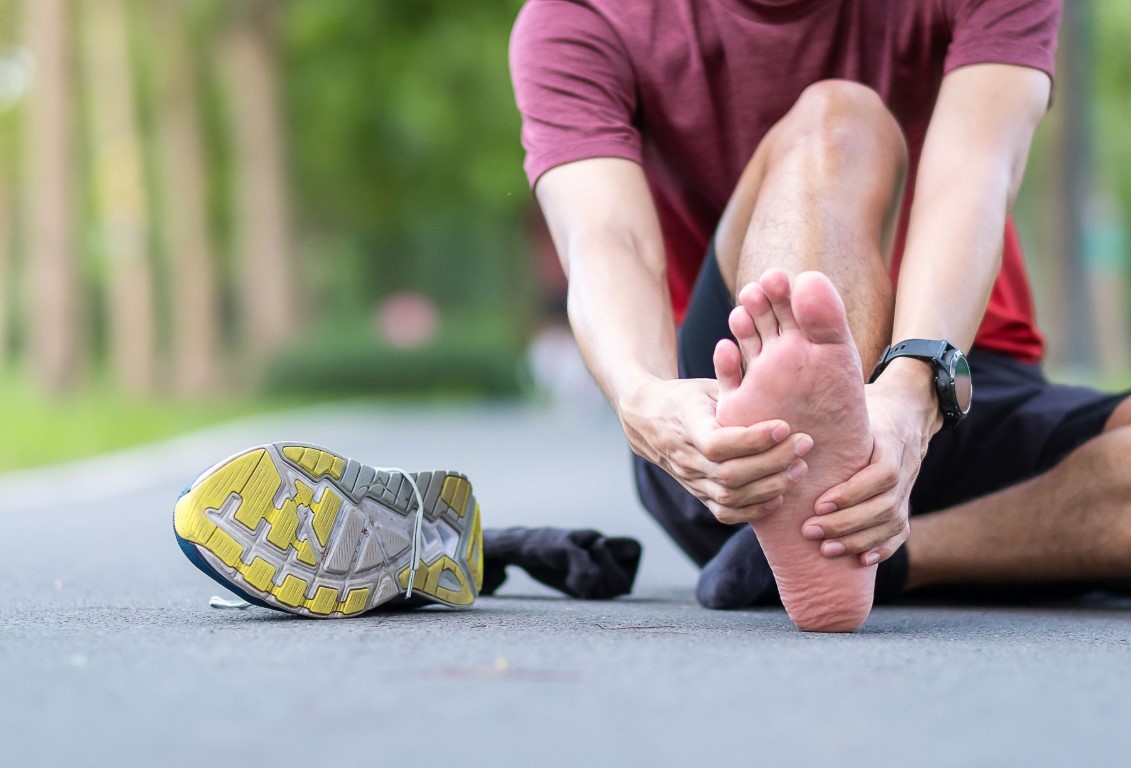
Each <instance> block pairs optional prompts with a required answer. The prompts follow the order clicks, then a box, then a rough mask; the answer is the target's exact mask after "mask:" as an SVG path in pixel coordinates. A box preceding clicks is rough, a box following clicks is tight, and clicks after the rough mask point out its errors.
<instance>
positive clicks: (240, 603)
mask: <svg viewBox="0 0 1131 768" xmlns="http://www.w3.org/2000/svg"><path fill="white" fill-rule="evenodd" d="M374 469H375V470H377V471H378V472H387V473H388V474H390V475H391V474H393V473H394V472H395V473H396V474H398V475H400V476H401V477H403V478H404V479H405V480H407V481H408V484H409V485H410V486H412V495H413V498H415V499H416V520H415V522H414V523H413V527H412V564H411V565H410V566H409V567H408V586H407V587H406V588H405V596H404V599H405V600H408V599H409V598H410V597H412V585H413V583H414V582H415V581H416V567H417V565H418V564H419V563H420V550H421V549H422V548H423V547H424V495H423V494H422V493H420V486H418V485H417V484H416V481H415V480H414V479H413V478H412V475H410V474H409V473H408V472H405V471H404V470H403V469H401V468H399V467H374ZM409 511H412V506H411V505H410V506H409ZM208 605H209V606H211V607H212V608H219V609H227V610H243V609H244V608H249V607H250V606H251V603H249V602H247V601H246V600H226V599H224V598H222V597H217V596H216V595H213V596H212V599H211V600H209V601H208Z"/></svg>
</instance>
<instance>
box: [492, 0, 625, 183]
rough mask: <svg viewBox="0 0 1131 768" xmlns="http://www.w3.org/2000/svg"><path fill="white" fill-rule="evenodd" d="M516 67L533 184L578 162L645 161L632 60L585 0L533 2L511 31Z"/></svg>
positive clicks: (513, 75)
mask: <svg viewBox="0 0 1131 768" xmlns="http://www.w3.org/2000/svg"><path fill="white" fill-rule="evenodd" d="M510 65H511V79H512V81H513V83H514V92H515V101H516V102H517V104H518V110H519V112H520V113H521V114H522V144H523V147H524V148H525V149H526V161H525V163H524V164H523V167H524V169H525V170H526V175H527V178H528V179H529V180H530V186H531V187H533V186H534V184H535V183H536V182H537V181H538V179H539V177H541V175H542V174H543V173H545V172H546V171H548V170H550V169H551V168H553V167H554V166H558V165H562V164H564V163H570V162H573V161H575V160H584V159H587V158H591V157H620V158H624V159H627V160H633V161H635V162H638V163H639V162H640V160H641V149H640V133H639V131H638V130H637V129H636V128H635V127H634V126H633V124H632V117H633V114H634V113H635V111H636V86H635V78H634V76H633V69H632V65H631V63H630V62H629V60H628V56H627V53H626V52H625V50H624V47H623V44H622V43H621V41H620V38H619V37H618V36H617V34H616V33H615V32H614V30H613V29H612V28H611V27H610V26H609V23H608V22H607V21H606V20H605V19H604V18H602V17H601V16H600V15H599V14H598V13H597V12H596V11H594V10H593V9H592V8H590V7H588V6H587V5H585V4H584V3H583V2H579V1H578V0H529V1H528V2H527V4H526V5H525V6H524V7H523V9H522V11H521V13H520V14H519V16H518V20H517V21H516V22H515V27H514V31H513V32H512V33H511V41H510Z"/></svg>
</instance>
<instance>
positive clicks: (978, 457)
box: [634, 247, 1128, 566]
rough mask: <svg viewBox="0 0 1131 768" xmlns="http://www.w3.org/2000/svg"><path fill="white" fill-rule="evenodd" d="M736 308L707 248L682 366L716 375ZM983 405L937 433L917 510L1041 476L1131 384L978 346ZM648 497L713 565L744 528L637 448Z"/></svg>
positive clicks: (692, 552) (672, 531)
mask: <svg viewBox="0 0 1131 768" xmlns="http://www.w3.org/2000/svg"><path fill="white" fill-rule="evenodd" d="M733 308H734V303H733V302H732V301H731V298H730V293H729V292H728V291H727V288H726V284H725V283H724V282H723V278H722V275H721V273H720V272H719V267H718V262H717V261H716V259H715V253H714V248H713V247H712V248H711V250H710V251H708V253H707V258H706V260H705V261H704V264H703V269H702V271H701V272H700V274H699V279H698V281H697V282H696V284H695V289H694V291H693V292H692V296H691V302H690V305H689V307H688V312H687V315H686V317H685V318H684V321H683V325H682V326H681V327H680V329H679V375H680V377H682V378H714V376H715V370H714V364H713V362H712V355H713V353H714V349H715V345H716V344H717V343H718V341H719V339H723V338H733V337H732V336H731V333H730V329H729V327H728V326H727V316H728V315H729V314H730V311H731V310H732V309H733ZM968 358H969V361H970V368H971V371H972V374H973V381H974V405H973V408H972V409H971V411H970V415H969V416H968V417H967V418H966V419H965V420H964V421H963V422H962V423H961V424H960V425H959V426H958V428H957V429H955V430H951V431H944V432H940V433H938V434H937V435H936V436H935V438H934V439H933V440H932V441H931V445H930V448H929V449H928V451H927V457H926V459H925V460H924V461H923V466H922V468H921V470H920V472H919V478H918V480H917V481H916V483H915V487H914V489H913V490H912V493H911V514H912V515H916V514H923V513H926V512H931V511H933V510H937V509H945V508H947V507H951V506H954V505H956V504H960V503H962V502H965V501H969V500H970V499H975V498H978V497H980V496H985V495H987V494H989V493H993V492H994V491H998V490H1001V489H1003V488H1007V487H1009V486H1011V485H1015V484H1017V483H1019V482H1021V481H1023V480H1027V479H1029V478H1031V477H1034V476H1036V475H1039V474H1041V473H1043V472H1045V471H1046V470H1048V469H1050V468H1051V467H1052V466H1053V465H1055V464H1056V463H1057V462H1059V461H1060V460H1061V459H1063V458H1064V457H1065V456H1066V455H1067V454H1068V453H1069V452H1071V451H1072V450H1073V449H1074V448H1076V447H1077V446H1079V445H1081V444H1082V443H1084V442H1086V441H1088V440H1089V439H1091V438H1093V437H1095V436H1096V435H1098V434H1100V432H1102V431H1103V428H1104V425H1105V424H1106V422H1107V419H1108V417H1109V416H1110V415H1111V413H1112V411H1113V410H1114V409H1115V407H1116V406H1117V405H1119V403H1121V402H1122V401H1123V400H1124V398H1125V397H1127V396H1128V395H1127V393H1124V394H1117V395H1113V394H1104V393H1101V392H1097V391H1095V390H1093V389H1089V388H1087V387H1070V386H1063V385H1060V384H1052V383H1050V382H1049V381H1048V380H1046V379H1045V376H1044V373H1043V372H1042V370H1041V367H1040V366H1039V365H1037V364H1033V363H1023V362H1020V361H1018V360H1016V359H1014V358H1011V357H1007V356H1005V355H1001V354H996V353H994V352H989V351H986V350H984V349H979V348H977V347H975V348H974V349H973V350H971V352H970V354H969V355H968ZM634 462H635V473H636V484H637V489H638V491H639V493H640V498H641V501H642V502H643V503H644V506H645V507H646V508H647V509H648V511H649V512H650V513H651V515H652V516H653V517H654V518H656V520H657V521H658V522H659V523H660V525H661V526H662V527H663V528H664V530H666V531H667V532H668V534H669V535H670V536H671V537H672V538H673V539H674V540H675V542H676V543H677V544H678V545H679V546H680V547H681V548H682V549H683V551H684V552H686V553H687V555H688V556H689V557H690V558H691V559H692V560H694V561H695V562H696V563H697V564H698V565H700V566H703V565H705V564H706V563H707V561H709V560H710V559H711V558H712V557H714V555H715V554H716V553H717V552H718V551H719V549H720V548H721V547H722V545H723V543H724V542H725V541H726V540H727V539H729V538H730V536H731V534H733V533H734V530H735V529H734V527H733V526H728V525H723V524H722V523H720V522H718V521H717V520H716V519H715V518H714V516H712V515H711V513H710V512H709V511H708V510H707V508H706V507H705V506H704V505H703V504H702V503H701V502H700V501H699V500H698V499H696V498H695V497H694V496H692V495H691V494H690V493H688V492H687V491H686V490H685V489H684V488H683V487H682V486H681V485H680V484H679V483H677V482H676V481H675V480H674V479H673V478H672V477H671V476H670V475H668V474H667V473H666V472H664V471H663V470H662V469H660V468H659V467H657V466H655V465H653V464H650V463H649V462H647V461H645V460H643V459H641V458H640V457H634Z"/></svg>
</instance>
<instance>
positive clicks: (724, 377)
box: [715, 339, 742, 396]
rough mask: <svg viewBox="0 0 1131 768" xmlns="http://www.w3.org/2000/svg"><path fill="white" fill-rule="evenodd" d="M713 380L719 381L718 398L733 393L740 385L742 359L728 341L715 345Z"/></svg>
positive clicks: (732, 344)
mask: <svg viewBox="0 0 1131 768" xmlns="http://www.w3.org/2000/svg"><path fill="white" fill-rule="evenodd" d="M715 378H716V379H718V380H719V395H720V396H722V395H726V394H728V393H730V392H734V391H735V390H736V389H738V385H739V384H741V383H742V358H741V357H740V356H739V353H738V347H736V346H735V344H734V342H733V341H731V340H730V339H722V340H721V341H719V343H718V344H716V345H715Z"/></svg>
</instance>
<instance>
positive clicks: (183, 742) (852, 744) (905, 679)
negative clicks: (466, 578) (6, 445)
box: [0, 405, 1131, 768]
mask: <svg viewBox="0 0 1131 768" xmlns="http://www.w3.org/2000/svg"><path fill="white" fill-rule="evenodd" d="M282 439H292V440H303V441H308V442H322V443H325V444H327V445H329V446H331V447H333V448H334V450H336V451H338V452H340V453H345V454H347V455H352V456H354V457H356V458H359V459H361V460H363V461H366V462H369V463H384V464H394V463H395V464H400V465H402V466H404V467H406V468H413V469H424V468H429V467H449V466H450V467H453V468H459V469H462V470H464V471H466V472H467V473H468V474H469V475H470V477H471V478H472V480H473V482H474V483H475V487H476V492H477V495H478V497H479V499H480V501H481V502H482V504H483V508H484V515H485V521H486V523H487V524H488V525H495V526H502V525H512V524H523V523H527V524H531V525H540V524H560V525H568V526H592V527H598V528H601V529H603V530H605V531H607V532H610V533H619V534H630V535H634V536H637V537H638V538H640V539H641V540H642V541H643V542H644V545H645V560H644V565H643V568H642V572H641V575H640V579H639V581H638V589H637V593H636V595H634V597H633V598H631V599H627V600H619V601H616V602H613V603H582V602H575V601H568V600H564V599H558V598H557V597H554V596H552V594H551V593H550V592H548V591H547V590H545V589H542V588H541V587H540V586H538V585H537V584H534V583H533V582H531V581H530V580H529V579H525V578H520V577H512V579H511V581H510V582H508V584H507V585H506V587H505V588H504V593H505V595H504V596H501V597H498V598H494V599H484V600H482V601H481V602H480V603H479V604H478V605H477V607H476V608H475V609H473V610H470V611H465V612H453V611H446V610H431V609H430V610H427V611H423V612H418V613H412V614H396V615H386V616H372V615H371V616H367V617H362V618H359V619H355V620H349V621H332V622H319V621H304V620H296V619H292V618H289V617H286V616H282V615H279V614H274V613H270V612H268V611H261V610H258V609H253V610H248V611H218V610H214V609H210V608H209V607H208V605H207V601H208V598H209V596H210V595H212V594H214V593H216V591H217V590H216V588H215V587H214V585H213V584H212V582H210V581H209V580H208V579H206V578H205V577H204V576H203V575H201V574H199V573H197V572H196V571H195V570H194V569H193V568H192V567H191V566H189V565H188V563H187V561H185V560H184V558H183V557H182V556H181V555H180V553H179V551H178V550H177V548H176V546H175V544H174V543H173V538H172V532H171V513H172V504H173V501H174V499H175V498H176V496H177V493H178V491H179V489H180V488H181V486H182V485H184V483H185V482H186V481H188V480H190V479H191V478H192V477H193V476H194V475H195V474H196V472H197V471H199V470H201V469H204V468H205V467H206V466H208V465H209V464H211V463H213V462H214V461H216V460H218V459H220V458H223V457H224V456H226V455H228V454H230V453H233V452H235V451H236V450H238V449H241V448H244V447H247V446H248V445H251V444H255V443H261V442H269V441H275V440H282ZM0 524H2V525H0V532H2V533H0V548H2V549H0V552H2V556H0V586H2V587H3V593H2V594H3V596H2V597H0V765H4V766H12V767H13V768H17V767H19V768H23V767H24V766H29V767H30V766H41V765H42V766H61V765H107V766H125V765H146V766H148V765H161V766H180V765H184V766H200V765H217V766H227V765H267V764H271V765H275V764H280V761H285V762H286V763H287V764H305V765H311V766H338V765H346V764H351V765H376V766H392V765H399V764H404V765H409V764H411V765H418V766H422V767H423V766H428V765H444V766H452V765H466V766H478V765H491V766H510V765H514V766H574V765H594V766H605V765H608V766H622V765H661V766H666V765H681V764H688V763H690V764H692V765H708V764H711V763H718V762H722V761H726V763H727V764H730V765H735V764H737V765H800V766H809V765H822V764H825V763H828V764H830V765H845V766H856V765H859V766H900V767H901V768H902V767H904V766H915V767H916V768H918V767H922V766H1013V765H1017V766H1027V767H1028V766H1060V765H1081V766H1108V765H1110V766H1125V765H1128V764H1129V761H1131V758H1129V757H1128V755H1129V754H1131V736H1129V735H1128V734H1129V733H1131V729H1129V728H1128V727H1127V723H1128V720H1129V716H1131V704H1129V703H1128V697H1129V692H1131V652H1129V649H1128V634H1129V630H1131V601H1123V602H1119V601H1111V600H1108V601H1091V602H1086V603H1079V604H1075V605H1070V606H1049V607H1042V608H1024V609H1022V608H993V609H989V608H984V607H983V608H945V607H913V606H912V607H900V608H880V609H878V610H876V611H875V612H874V614H873V616H872V618H871V619H870V620H869V622H868V623H867V624H866V625H865V627H864V629H863V630H862V631H861V632H860V633H858V634H856V635H852V636H836V637H829V636H814V635H803V634H801V633H798V632H797V631H795V630H793V629H792V627H791V626H790V625H789V623H788V621H787V620H786V618H785V615H784V613H783V612H781V611H780V610H758V611H747V612H735V613H718V612H709V611H704V610H702V609H700V608H699V607H697V606H696V605H695V603H694V601H693V599H692V595H691V589H692V586H693V584H694V571H693V569H692V568H691V567H690V565H689V564H688V563H687V561H686V560H685V559H684V558H683V557H682V556H681V555H680V554H679V553H678V552H676V551H675V550H674V549H673V548H672V546H671V545H670V544H668V543H667V542H666V541H665V540H664V539H663V537H662V534H661V533H660V532H659V530H658V529H657V528H656V526H655V525H653V524H652V523H651V522H650V521H649V520H648V519H647V518H646V516H645V515H644V514H643V513H642V512H640V511H639V508H638V505H637V503H636V500H635V497H634V494H633V492H632V489H631V486H630V484H629V478H628V458H627V451H626V449H625V447H624V445H623V441H622V439H621V438H620V436H619V432H618V430H617V427H616V424H615V423H614V422H613V421H612V420H611V419H608V418H602V417H601V416H599V415H593V414H588V415H587V414H558V415H555V414H553V413H550V412H546V411H538V410H532V409H528V408H523V407H512V406H499V407H481V408H474V409H456V408H440V409H430V410H427V411H422V410H418V409H411V408H408V407H402V408H397V409H393V408H383V409H382V408H376V407H371V406H360V405H359V406H348V407H336V408H328V409H324V410H319V411H306V412H302V413H296V414H289V415H281V416H274V417H269V418H264V419H259V420H256V421H252V422H246V423H243V424H239V425H235V426H232V427H226V428H223V429H219V430H212V431H209V432H206V433H202V434H200V435H196V436H194V437H192V438H188V439H185V440H181V441H177V442H175V443H172V444H167V445H164V446H161V447H157V448H153V449H147V450H144V451H137V452H132V453H130V454H123V455H119V456H116V457H111V458H110V459H106V460H101V461H99V462H96V463H93V464H91V463H87V464H83V465H74V466H71V467H66V468H57V469H53V470H50V471H46V472H30V473H22V474H19V475H9V476H7V477H0ZM409 761H411V763H410V762H409Z"/></svg>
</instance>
